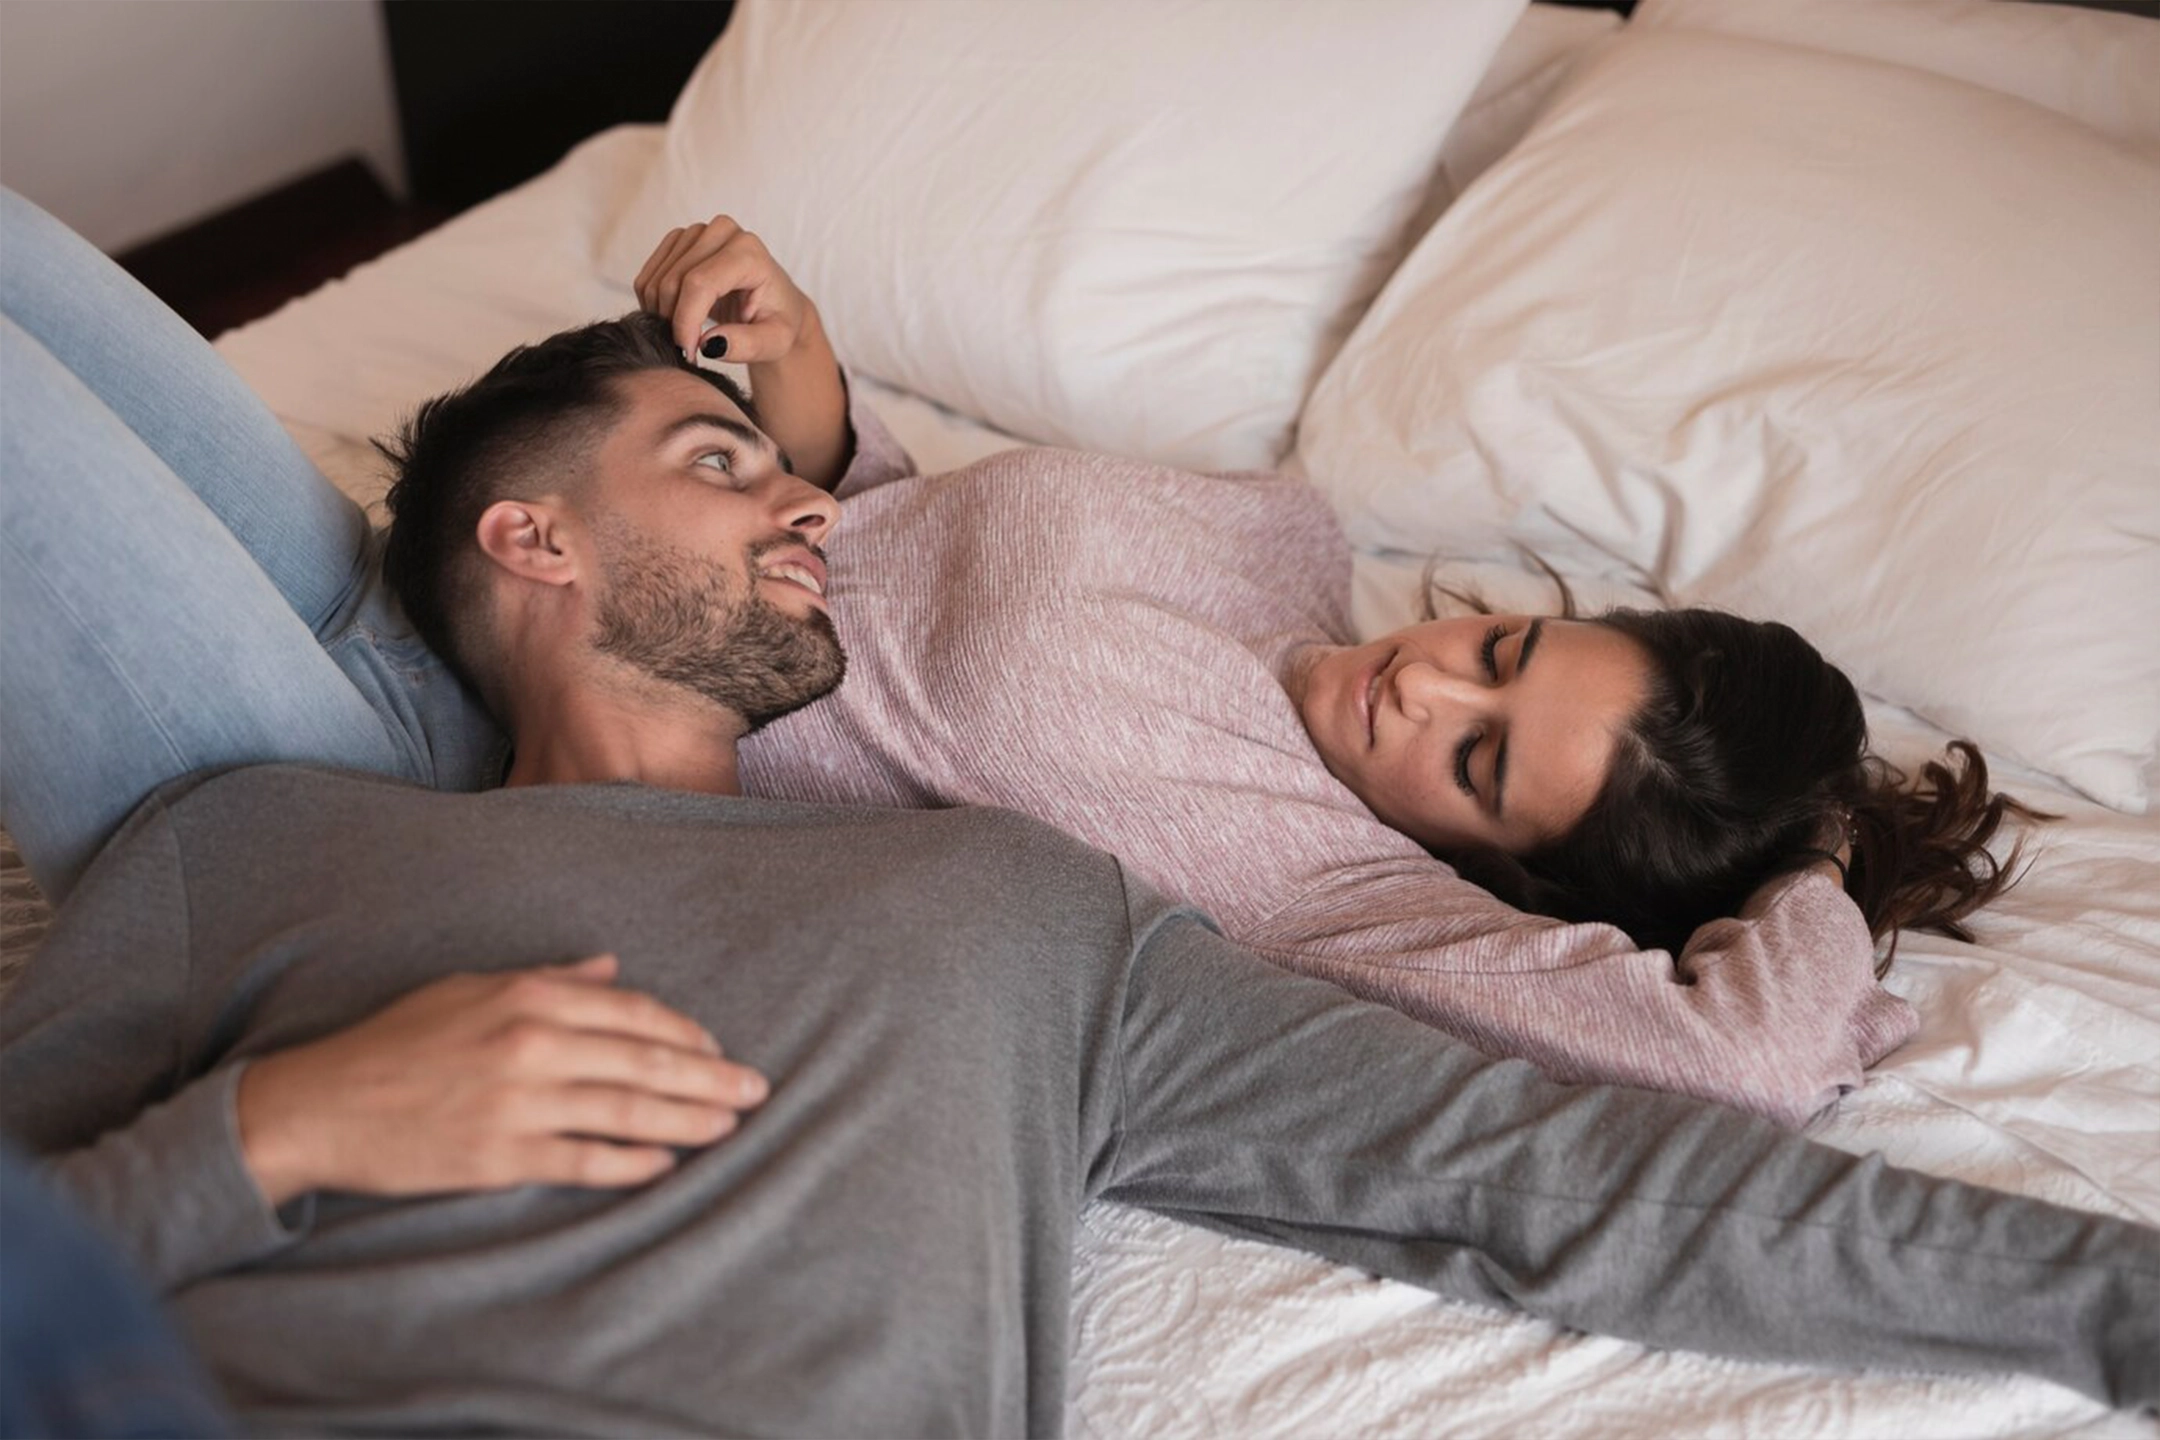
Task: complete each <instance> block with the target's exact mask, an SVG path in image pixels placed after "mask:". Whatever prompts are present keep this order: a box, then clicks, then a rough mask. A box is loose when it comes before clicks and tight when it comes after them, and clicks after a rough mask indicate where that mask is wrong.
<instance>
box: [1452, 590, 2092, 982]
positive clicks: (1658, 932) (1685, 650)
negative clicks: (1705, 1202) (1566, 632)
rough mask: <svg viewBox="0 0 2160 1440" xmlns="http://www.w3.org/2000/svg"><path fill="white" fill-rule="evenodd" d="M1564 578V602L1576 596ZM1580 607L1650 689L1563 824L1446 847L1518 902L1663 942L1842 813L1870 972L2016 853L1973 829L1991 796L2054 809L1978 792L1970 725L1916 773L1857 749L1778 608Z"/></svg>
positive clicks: (1827, 674) (1826, 678) (1568, 607)
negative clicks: (1598, 783) (1619, 646)
mask: <svg viewBox="0 0 2160 1440" xmlns="http://www.w3.org/2000/svg"><path fill="white" fill-rule="evenodd" d="M1554 578H1555V579H1557V578H1558V577H1557V576H1556V577H1554ZM1443 593H1448V594H1454V593H1455V592H1452V591H1445V592H1443ZM1561 594H1562V596H1563V599H1564V601H1565V602H1566V603H1565V608H1564V612H1563V613H1565V614H1567V615H1569V616H1572V615H1573V614H1574V597H1573V596H1572V595H1570V594H1568V592H1567V590H1566V587H1565V585H1562V587H1561ZM1457 598H1459V599H1466V598H1469V597H1463V596H1457ZM1428 599H1429V597H1428ZM1470 603H1472V604H1473V605H1476V606H1477V608H1479V609H1483V608H1485V607H1484V606H1483V605H1482V604H1479V603H1478V602H1476V601H1475V600H1474V599H1471V601H1470ZM1591 623H1593V624H1597V625H1602V626H1605V627H1606V628H1608V629H1611V630H1615V631H1617V632H1619V633H1620V634H1622V635H1625V636H1627V637H1628V638H1629V639H1630V640H1633V641H1634V642H1635V643H1636V644H1637V645H1638V646H1640V647H1641V649H1642V650H1643V652H1644V653H1645V654H1646V655H1647V656H1648V657H1649V660H1650V683H1649V693H1648V695H1647V696H1646V697H1645V699H1644V701H1643V703H1642V706H1641V708H1640V709H1639V710H1638V711H1637V712H1636V714H1635V717H1634V719H1633V722H1632V723H1631V724H1630V725H1629V727H1628V729H1627V731H1626V733H1625V734H1623V735H1622V736H1621V737H1620V739H1619V743H1618V745H1617V747H1616V749H1615V752H1614V758H1613V767H1612V771H1611V773H1610V774H1609V775H1608V776H1607V778H1606V782H1605V785H1604V788H1603V789H1602V790H1601V791H1600V792H1599V794H1598V796H1597V798H1596V800H1594V801H1593V802H1592V803H1591V806H1590V808H1589V810H1588V811H1587V812H1586V813H1585V814H1584V815H1583V817H1582V819H1581V821H1579V822H1578V823H1577V824H1576V826H1575V828H1574V829H1573V830H1572V831H1570V832H1569V833H1568V834H1567V835H1566V836H1564V837H1562V838H1561V839H1560V840H1558V841H1556V842H1554V843H1552V844H1549V845H1547V846H1545V847H1544V848H1542V849H1540V850H1538V851H1535V852H1533V853H1531V854H1527V855H1520V856H1510V855H1507V854H1505V853H1503V852H1501V851H1498V850H1484V849H1480V850H1477V851H1474V852H1464V851H1449V852H1447V853H1445V854H1444V855H1443V857H1442V858H1444V859H1446V860H1448V861H1449V863H1451V864H1453V865H1454V866H1455V868H1456V869H1457V871H1458V872H1460V873H1461V874H1462V875H1463V876H1464V877H1465V878H1467V879H1469V880H1472V881H1474V882H1475V883H1477V884H1479V885H1482V886H1484V887H1485V888H1487V889H1489V890H1491V891H1493V892H1494V893H1495V894H1496V895H1498V896H1499V897H1500V898H1501V899H1503V900H1506V901H1507V902H1508V903H1510V904H1512V905H1514V906H1515V907H1516V908H1517V909H1520V910H1527V911H1531V912H1534V913H1537V914H1544V915H1553V916H1557V917H1559V918H1561V919H1566V920H1602V921H1606V922H1609V923H1612V924H1616V925H1618V926H1620V928H1622V929H1624V930H1626V931H1627V932H1628V934H1629V935H1630V936H1632V937H1633V938H1634V940H1635V941H1636V943H1637V944H1639V945H1642V946H1644V947H1645V948H1655V949H1663V950H1669V951H1672V952H1673V953H1675V954H1677V953H1679V951H1680V950H1681V948H1682V947H1683V946H1684V945H1685V944H1686V943H1687V939H1688V936H1689V935H1690V934H1692V933H1693V932H1694V930H1695V929H1696V927H1697V926H1699V925H1702V924H1704V923H1706V922H1708V921H1710V920H1713V919H1715V918H1717V917H1719V916H1724V915H1734V914H1737V913H1739V911H1740V909H1741V907H1742V906H1743V905H1744V904H1745V903H1746V901H1747V899H1748V897H1749V896H1750V895H1751V894H1753V893H1754V892H1755V891H1756V890H1757V889H1758V888H1760V887H1761V886H1762V885H1763V884H1765V883H1766V882H1767V881H1769V880H1771V879H1772V878H1774V877H1775V876H1777V875H1780V874H1783V873H1786V872H1789V871H1793V870H1798V869H1801V868H1803V867H1805V866H1807V865H1809V864H1812V863H1815V862H1817V861H1819V860H1821V859H1822V858H1823V857H1824V855H1825V853H1826V849H1825V847H1826V845H1830V846H1834V845H1835V843H1836V839H1835V837H1836V836H1837V835H1838V834H1839V832H1840V830H1843V831H1844V833H1845V834H1846V835H1847V836H1848V837H1849V840H1850V844H1851V856H1850V859H1849V861H1848V862H1847V865H1846V886H1845V888H1846V891H1847V893H1849V894H1850V895H1851V896H1852V898H1853V899H1854V901H1855V902H1857V903H1858V905H1859V907H1860V911H1861V913H1862V914H1863V915H1864V916H1866V918H1867V925H1868V931H1869V933H1870V934H1871V935H1873V936H1874V937H1875V938H1876V939H1877V940H1881V939H1882V938H1883V937H1884V936H1885V935H1888V936H1890V937H1891V943H1890V947H1889V950H1888V951H1887V953H1885V954H1884V956H1883V958H1882V960H1881V961H1880V962H1879V963H1878V964H1877V966H1876V973H1877V974H1878V975H1880V974H1882V973H1884V972H1886V971H1887V970H1888V969H1889V967H1890V962H1891V960H1892V959H1893V958H1894V957H1895V955H1896V953H1897V941H1896V932H1897V931H1899V930H1902V929H1923V930H1935V931H1939V932H1941V933H1943V934H1946V935H1951V936H1955V937H1956V938H1958V939H1961V940H1969V939H1971V938H1972V935H1971V932H1970V931H1968V930H1967V929H1966V928H1965V925H1964V923H1963V922H1964V919H1965V917H1966V916H1968V915H1970V914H1972V913H1973V912H1974V911H1975V910H1978V909H1979V908H1980V907H1981V906H1983V905H1986V904H1987V903H1988V902H1989V901H1991V900H1993V899H1994V898H1995V897H1996V896H1998V895H2000V894H2001V893H2002V892H2003V891H2004V890H2005V889H2007V888H2008V887H2009V886H2010V885H2011V884H2012V883H2014V882H2015V880H2016V878H2017V874H2018V871H2019V866H2018V859H2019V854H2020V852H2021V850H2022V848H2023V843H2022V841H2020V842H2019V844H2018V845H2016V846H2013V847H2012V849H2011V852H2010V857H2009V859H2008V860H2007V861H1997V860H1996V859H1995V857H1994V856H1993V855H1992V854H1991V853H1989V851H1988V848H1987V847H1988V843H1989V841H1991V840H1993V839H1994V837H1995V833H1996V831H1997V830H1998V829H1999V828H2000V827H2001V825H2002V822H2003V817H2004V815H2005V814H2007V813H2013V812H2014V813H2016V814H2019V815H2022V816H2025V817H2027V818H2029V819H2052V818H2054V817H2052V816H2046V815H2043V814H2041V813H2040V812H2038V811H2035V810H2032V809H2030V808H2028V807H2026V806H2024V805H2021V804H2020V803H2018V802H2017V801H2015V800H2013V799H2011V798H2010V797H2008V796H2007V795H2002V794H1998V793H1994V792H1991V791H1990V790H1989V788H1988V772H1987V762H1986V761H1985V760H1984V759H1983V758H1982V757H1981V754H1980V751H1979V748H1978V747H1977V746H1975V745H1973V744H1972V743H1971V742H1970V741H1966V740H1956V741H1952V742H1951V744H1950V746H1949V749H1948V752H1947V754H1946V755H1945V757H1944V758H1943V759H1941V760H1930V761H1928V762H1927V763H1926V764H1925V765H1923V766H1922V767H1921V769H1920V772H1919V774H1918V775H1917V776H1908V775H1907V774H1906V773H1905V772H1903V771H1902V770H1900V769H1898V768H1897V767H1896V766H1894V765H1891V764H1890V763H1889V762H1888V761H1885V760H1883V759H1881V758H1880V757H1878V756H1876V755H1873V754H1871V753H1870V752H1869V750H1868V736H1867V721H1866V718H1865V717H1864V715H1863V714H1862V712H1861V708H1860V697H1859V694H1858V693H1857V692H1856V691H1855V690H1854V689H1853V684H1852V682H1851V681H1850V680H1848V679H1847V678H1846V677H1845V674H1844V672H1842V671H1840V670H1839V669H1838V668H1837V667H1836V666H1835V665H1832V664H1831V663H1830V662H1829V661H1827V660H1825V659H1824V658H1823V656H1822V654H1821V652H1819V651H1818V650H1816V648H1815V647H1814V646H1813V645H1810V644H1809V643H1808V642H1807V641H1806V640H1805V639H1803V638H1802V637H1801V636H1800V635H1799V634H1798V633H1797V632H1796V631H1794V630H1792V629H1791V628H1790V627H1788V626H1785V625H1780V624H1776V623H1774V622H1768V621H1757V620H1744V619H1741V618H1740V617H1738V616H1736V615H1727V614H1724V613H1722V612H1719V611H1715V610H1701V609H1694V610H1663V611H1661V610H1612V611H1608V612H1606V613H1605V614H1602V615H1598V616H1595V617H1593V618H1592V620H1591Z"/></svg>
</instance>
